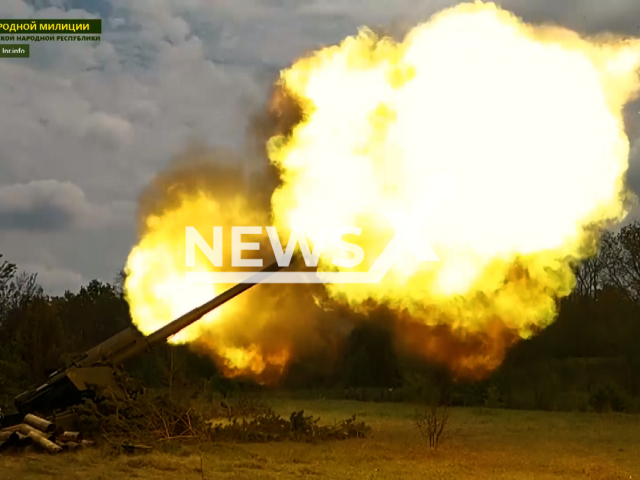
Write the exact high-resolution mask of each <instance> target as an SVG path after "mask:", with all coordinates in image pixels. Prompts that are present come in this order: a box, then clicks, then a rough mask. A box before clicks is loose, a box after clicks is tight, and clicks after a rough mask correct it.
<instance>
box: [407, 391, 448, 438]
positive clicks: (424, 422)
mask: <svg viewBox="0 0 640 480" xmlns="http://www.w3.org/2000/svg"><path fill="white" fill-rule="evenodd" d="M413 422H414V423H415V425H416V427H418V430H419V431H420V434H421V435H422V436H423V437H425V438H428V439H429V447H431V448H438V445H439V444H440V442H441V440H443V438H444V437H443V433H444V431H445V428H446V426H447V424H448V423H449V407H448V405H440V404H438V403H437V402H432V403H431V404H430V405H429V406H427V407H426V408H425V409H424V410H423V411H417V412H416V414H415V416H414V419H413Z"/></svg>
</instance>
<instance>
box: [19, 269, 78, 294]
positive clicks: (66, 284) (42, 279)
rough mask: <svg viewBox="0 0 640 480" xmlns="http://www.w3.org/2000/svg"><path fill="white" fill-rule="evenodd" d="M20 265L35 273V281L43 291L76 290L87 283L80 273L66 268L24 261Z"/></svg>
mask: <svg viewBox="0 0 640 480" xmlns="http://www.w3.org/2000/svg"><path fill="white" fill-rule="evenodd" d="M20 267H21V270H23V271H26V272H30V273H31V272H35V273H37V277H36V281H37V282H38V284H39V285H40V286H41V287H42V288H43V289H44V290H45V292H56V293H61V292H64V291H66V290H70V291H77V290H79V289H80V287H82V286H83V285H85V284H86V283H87V280H86V279H85V278H84V277H83V276H82V275H81V274H79V273H78V272H74V271H72V270H69V269H66V268H52V267H49V266H47V265H42V264H33V263H26V264H23V265H21V266H20Z"/></svg>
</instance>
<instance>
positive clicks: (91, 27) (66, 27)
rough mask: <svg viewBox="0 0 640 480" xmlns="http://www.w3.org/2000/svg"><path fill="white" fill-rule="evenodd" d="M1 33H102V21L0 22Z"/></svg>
mask: <svg viewBox="0 0 640 480" xmlns="http://www.w3.org/2000/svg"><path fill="white" fill-rule="evenodd" d="M1 33H32V34H33V33H71V34H76V33H102V19H90V20H69V19H53V20H0V34H1Z"/></svg>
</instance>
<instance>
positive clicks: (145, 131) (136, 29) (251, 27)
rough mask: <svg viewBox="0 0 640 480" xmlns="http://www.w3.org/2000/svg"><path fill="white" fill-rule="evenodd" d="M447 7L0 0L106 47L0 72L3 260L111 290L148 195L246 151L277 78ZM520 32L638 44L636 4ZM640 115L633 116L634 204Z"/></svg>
mask: <svg viewBox="0 0 640 480" xmlns="http://www.w3.org/2000/svg"><path fill="white" fill-rule="evenodd" d="M456 3H459V2H455V1H445V0H366V1H365V0H349V1H345V0H318V1H315V0H262V1H260V0H135V1H132V0H48V1H47V0H31V1H26V0H2V1H1V2H0V18H98V17H99V18H102V19H103V35H102V38H101V42H100V43H98V44H92V43H85V42H78V43H74V42H65V43H58V42H51V43H49V42H42V43H33V45H32V47H31V58H30V59H29V60H28V61H25V60H24V59H2V60H0V91H2V94H1V95H0V108H1V111H2V113H3V115H1V116H0V254H2V255H3V260H5V259H6V260H9V261H11V262H13V263H16V264H17V265H18V267H19V269H20V270H24V271H29V272H37V273H38V281H39V283H40V284H41V285H42V286H43V287H44V289H45V291H46V292H48V293H51V294H60V293H63V292H64V291H65V290H71V291H76V290H77V289H78V288H79V287H80V286H81V285H84V284H86V283H87V282H89V281H90V280H91V279H100V280H102V281H113V280H114V278H115V277H116V274H117V272H118V271H119V270H120V269H121V268H122V267H123V266H124V264H125V262H126V259H127V255H128V253H129V251H130V249H131V247H132V246H133V245H134V244H135V242H136V230H135V221H136V218H135V211H136V202H137V199H138V196H139V195H140V192H141V191H142V189H143V188H144V186H145V185H146V184H147V183H148V182H149V180H150V179H151V178H152V177H153V176H154V175H155V174H156V173H158V172H159V171H161V170H162V169H163V168H164V167H166V165H167V164H168V162H169V161H170V159H171V158H172V157H173V156H175V155H177V154H179V153H180V152H181V151H183V150H184V149H185V147H186V146H188V145H189V144H190V143H191V142H193V141H194V140H197V141H200V142H204V143H206V144H208V145H211V146H217V147H219V146H222V147H225V148H230V149H234V150H238V151H241V150H242V148H243V145H245V143H246V141H247V134H248V133H247V132H248V129H249V121H250V118H251V115H252V114H254V113H255V112H257V111H259V109H260V108H262V106H263V105H264V104H265V102H266V99H267V95H268V92H269V89H270V85H271V83H272V82H273V80H274V78H275V75H276V74H277V72H278V71H279V70H280V69H282V68H285V67H286V66H288V65H289V64H291V62H292V61H293V60H294V59H295V58H297V57H299V56H300V55H303V54H304V53H305V52H307V51H309V50H311V49H314V48H316V47H318V46H321V45H327V44H334V43H337V42H339V41H340V40H342V39H343V38H344V37H346V36H348V35H352V34H355V33H357V30H358V28H359V27H360V26H364V25H367V26H373V27H376V26H382V27H388V28H389V29H390V30H391V31H403V29H406V28H407V27H409V26H411V25H414V24H416V23H419V22H420V21H423V20H427V19H428V18H429V16H430V15H432V14H433V13H435V12H437V11H438V10H441V9H442V8H445V7H447V6H451V5H454V4H456ZM498 3H499V4H500V5H502V6H503V7H505V8H508V9H509V10H512V11H513V12H515V13H516V14H518V15H520V16H522V17H523V18H524V19H525V20H527V21H533V22H543V21H550V22H554V23H560V24H562V25H564V26H567V27H570V28H573V29H577V30H579V31H585V32H588V33H595V32H600V31H613V32H618V33H625V34H631V35H637V36H640V2H639V1H638V0H609V1H606V2H603V1H602V0H536V1H532V0H526V1H525V0H504V1H503V2H498ZM639 112H640V106H639V105H637V104H636V105H632V106H631V107H630V109H629V112H628V120H629V134H630V137H631V140H632V155H631V168H630V171H629V177H628V179H629V184H630V185H631V187H632V188H633V189H634V190H635V191H636V192H638V193H640V142H638V141H637V140H636V139H637V138H640V121H639V120H640V118H638V117H639V116H640V114H639Z"/></svg>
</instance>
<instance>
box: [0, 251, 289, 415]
mask: <svg viewBox="0 0 640 480" xmlns="http://www.w3.org/2000/svg"><path fill="white" fill-rule="evenodd" d="M282 268H284V266H280V265H278V263H277V262H274V263H272V264H270V265H269V266H267V267H265V268H264V269H263V270H262V271H261V272H260V274H264V273H274V272H277V271H278V270H281V269H282ZM252 279H253V280H255V281H252ZM258 283H260V280H259V278H258V275H255V276H253V277H250V278H249V279H248V280H247V281H245V282H243V283H239V284H237V285H235V286H233V287H231V288H230V289H228V290H226V291H225V292H223V293H221V294H220V295H218V296H216V297H215V298H213V299H212V300H210V301H208V302H207V303H205V304H203V305H200V306H199V307H196V308H194V309H193V310H191V311H190V312H187V313H185V314H184V315H182V316H181V317H179V318H177V319H175V320H173V321H172V322H171V323H169V324H167V325H165V326H164V327H162V328H160V329H159V330H157V331H155V332H153V333H152V334H151V335H149V336H144V335H142V333H140V332H139V331H138V330H137V329H136V328H135V327H133V326H131V327H128V328H126V329H124V330H123V331H121V332H120V333H118V334H116V335H114V336H113V337H111V338H108V339H107V340H105V341H104V342H102V343H100V344H99V345H97V346H95V347H93V348H92V349H91V350H88V351H87V352H85V353H84V354H83V355H82V357H81V358H78V359H76V360H75V361H74V362H72V364H71V365H70V366H68V367H67V368H64V369H61V370H58V371H56V372H54V373H52V374H51V375H50V376H49V378H48V380H47V382H46V383H44V384H43V385H41V386H40V387H39V388H37V389H35V390H28V391H26V392H23V393H21V394H20V395H18V396H17V397H16V399H15V404H16V407H17V409H18V411H19V412H20V414H22V416H24V415H25V414H27V413H32V412H50V411H53V410H57V409H62V408H66V407H68V406H70V405H74V404H77V403H79V402H80V401H81V400H82V398H84V397H85V396H86V395H87V394H89V395H92V393H91V392H92V391H93V390H92V389H93V388H94V387H102V388H104V387H106V388H113V389H117V385H115V383H114V379H113V368H112V367H113V366H116V365H119V364H122V363H124V362H125V361H127V360H129V359H131V358H134V357H136V356H138V355H140V354H142V353H144V352H146V351H148V350H151V349H152V348H153V347H155V346H157V345H158V344H160V343H163V342H165V341H166V340H167V339H168V338H169V337H171V336H173V335H175V334H177V333H178V332H180V331H181V330H183V329H185V328H187V327H188V326H189V325H191V324H193V323H195V322H197V321H198V320H199V319H201V318H202V317H203V316H204V315H206V314H207V313H209V312H211V311H212V310H214V309H216V308H218V307H220V306H221V305H223V304H224V303H226V302H228V301H229V300H231V299H233V298H234V297H236V296H238V295H240V294H241V293H242V292H244V291H246V290H248V289H250V288H251V287H253V286H254V285H257V284H258ZM15 421H18V422H19V421H20V416H16V415H11V416H10V419H9V418H7V417H2V416H0V425H2V424H7V425H11V424H13V423H14V422H15Z"/></svg>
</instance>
